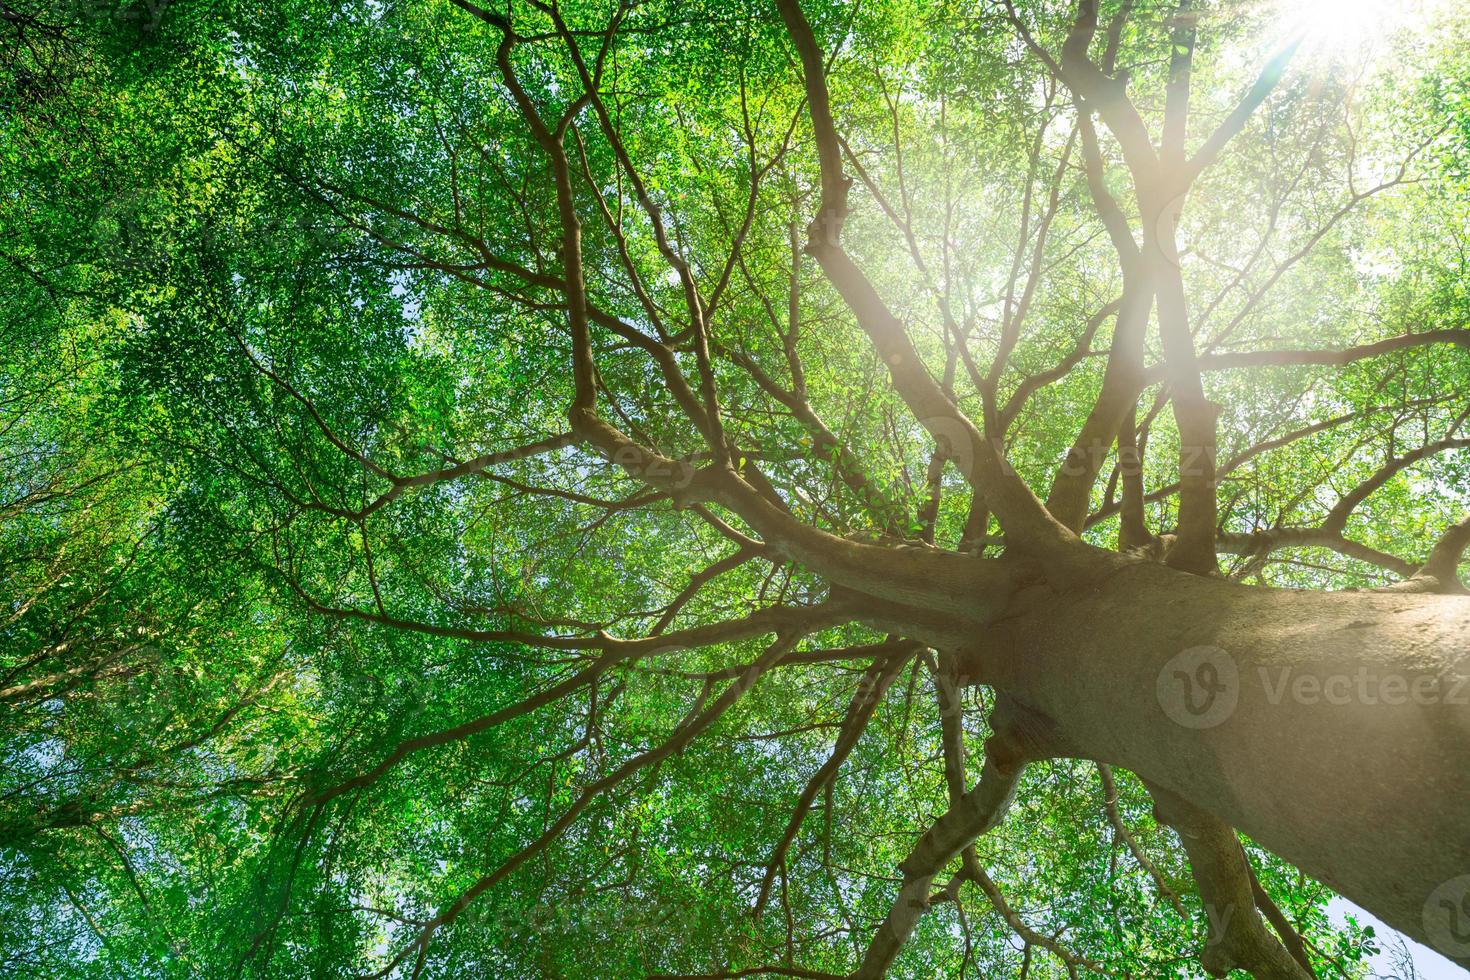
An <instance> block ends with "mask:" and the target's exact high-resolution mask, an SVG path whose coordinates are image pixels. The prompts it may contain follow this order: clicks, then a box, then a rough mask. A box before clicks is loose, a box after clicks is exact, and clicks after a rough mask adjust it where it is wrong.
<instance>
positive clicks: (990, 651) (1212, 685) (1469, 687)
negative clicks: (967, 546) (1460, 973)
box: [965, 563, 1470, 966]
mask: <svg viewBox="0 0 1470 980" xmlns="http://www.w3.org/2000/svg"><path fill="white" fill-rule="evenodd" d="M1019 603H1020V608H1019V609H1018V610H1017V614H1016V615H1015V616H1014V617H1013V618H1010V619H1008V620H1007V621H1006V622H1005V624H1004V628H1003V630H1002V631H1001V632H1000V634H999V636H998V642H996V643H994V644H991V643H990V642H989V641H987V645H986V647H985V648H984V649H977V650H975V651H973V652H972V653H971V654H970V655H969V656H968V658H967V660H966V662H965V668H966V673H967V677H968V679H970V680H972V681H979V682H984V683H990V684H994V685H996V686H997V687H998V688H1000V689H1002V690H1004V691H1005V692H1007V693H1008V694H1010V695H1011V696H1013V697H1014V698H1016V699H1017V700H1019V701H1020V702H1021V703H1023V704H1025V705H1026V706H1028V707H1030V708H1032V709H1034V710H1036V711H1038V712H1040V713H1041V714H1043V715H1045V716H1046V717H1048V718H1050V719H1051V720H1052V721H1053V722H1054V724H1055V725H1056V728H1057V734H1058V735H1059V736H1060V737H1061V738H1062V739H1063V740H1064V741H1065V742H1066V744H1067V745H1068V747H1069V749H1071V750H1075V752H1076V754H1077V755H1079V756H1084V757H1087V758H1094V759H1098V760H1100V761H1103V762H1107V763H1111V764H1114V765H1117V766H1122V767H1124V768H1127V769H1130V770H1132V771H1133V772H1135V773H1137V774H1139V775H1140V776H1142V777H1143V778H1144V779H1146V780H1148V781H1149V782H1151V783H1154V784H1158V785H1160V786H1163V787H1165V788H1167V789H1169V790H1172V791H1174V792H1175V793H1177V794H1179V795H1180V796H1182V797H1184V798H1185V799H1187V800H1189V801H1191V802H1193V803H1195V804H1196V805H1198V806H1200V807H1202V808H1204V809H1206V810H1209V811H1210V812H1212V813H1214V814H1215V815H1216V816H1218V817H1220V818H1222V819H1223V820H1225V821H1227V822H1228V823H1230V824H1231V825H1233V826H1235V827H1237V828H1239V829H1240V830H1241V831H1243V832H1244V833H1246V834H1248V835H1250V837H1251V838H1253V839H1254V840H1255V841H1257V842H1258V843H1260V844H1261V845H1262V846H1263V847H1266V848H1269V849H1270V850H1271V851H1273V852H1275V853H1276V854H1278V855H1280V856H1281V857H1283V858H1285V859H1286V860H1288V861H1290V862H1292V863H1293V864H1296V865H1297V866H1299V867H1300V868H1301V869H1302V870H1303V871H1305V872H1307V873H1308V874H1310V875H1312V876H1313V877H1315V878H1317V879H1319V880H1321V881H1322V882H1324V883H1326V884H1327V885H1329V886H1331V887H1332V888H1334V889H1336V890H1337V891H1338V892H1340V893H1341V894H1343V895H1344V896H1346V897H1347V898H1349V899H1351V900H1352V901H1354V902H1356V903H1358V904H1359V905H1361V906H1363V907H1364V908H1365V909H1368V910H1369V911H1371V912H1372V913H1373V914H1375V915H1377V916H1378V917H1380V918H1381V919H1383V920H1384V921H1385V922H1387V923H1388V924H1390V925H1392V926H1393V927H1394V928H1396V929H1398V930H1400V931H1402V932H1403V933H1405V934H1406V935H1409V936H1412V937H1414V938H1415V939H1417V940H1420V941H1421V942H1425V943H1426V944H1428V945H1430V946H1433V947H1435V948H1437V949H1439V950H1440V951H1441V952H1443V953H1444V954H1445V955H1446V956H1448V957H1449V958H1450V959H1452V960H1454V961H1455V962H1457V963H1459V964H1461V965H1464V966H1470V600H1466V599H1464V598H1461V597H1452V596H1427V595H1407V594H1393V593H1367V592H1344V593H1316V592H1296V591H1285V590H1275V589H1264V588H1252V587H1246V586H1241V585H1235V584H1231V583H1228V582H1224V581H1221V580H1218V579H1208V578H1200V577H1197V576H1191V575H1184V574H1180V573H1177V572H1174V571H1171V570H1170V569H1168V568H1164V567H1162V566H1159V565H1152V564H1146V563H1140V564H1138V565H1136V566H1131V567H1128V568H1125V569H1123V570H1121V571H1119V572H1118V573H1117V574H1115V575H1112V576H1110V577H1109V578H1108V579H1107V581H1106V582H1104V583H1103V584H1101V585H1099V586H1097V587H1095V588H1092V589H1089V590H1085V591H1079V592H1075V593H1070V594H1067V595H1057V594H1055V593H1052V592H1050V591H1048V590H1044V589H1042V588H1039V587H1038V588H1034V589H1033V590H1031V592H1030V593H1029V594H1027V595H1024V596H1022V597H1021V599H1020V600H1019ZM987 635H990V634H987Z"/></svg>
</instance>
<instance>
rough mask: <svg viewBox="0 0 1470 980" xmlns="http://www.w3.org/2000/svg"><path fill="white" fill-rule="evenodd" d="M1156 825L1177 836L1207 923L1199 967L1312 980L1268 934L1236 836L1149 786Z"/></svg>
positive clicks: (1219, 973)
mask: <svg viewBox="0 0 1470 980" xmlns="http://www.w3.org/2000/svg"><path fill="white" fill-rule="evenodd" d="M1149 793H1150V794H1151V795H1152V796H1153V798H1154V814H1155V816H1156V817H1157V818H1158V821H1159V822H1160V823H1162V824H1166V825H1168V826H1170V827H1172V828H1173V829H1174V831H1175V832H1176V833H1178V834H1179V840H1180V841H1181V842H1182V843H1183V844H1184V850H1185V853H1186V854H1188V855H1189V865H1190V868H1191V869H1192V870H1193V871H1194V878H1195V882H1196V884H1197V885H1198V887H1199V893H1200V898H1201V899H1202V900H1203V901H1204V906H1205V913H1206V915H1207V916H1208V918H1209V937H1208V939H1207V941H1206V944H1205V949H1204V952H1203V953H1202V954H1201V955H1200V962H1201V964H1202V965H1203V966H1204V968H1205V970H1206V971H1207V972H1209V974H1210V975H1211V976H1216V977H1223V976H1225V975H1226V974H1228V973H1229V972H1230V971H1231V970H1233V969H1243V970H1248V971H1249V972H1250V973H1251V975H1252V976H1254V977H1257V978H1258V980H1311V976H1312V974H1311V972H1310V971H1309V970H1306V969H1304V968H1303V967H1302V965H1301V964H1300V963H1298V962H1297V961H1296V960H1295V959H1293V958H1292V955H1291V954H1290V953H1289V952H1287V950H1286V948H1285V947H1284V946H1282V945H1281V943H1280V942H1279V941H1278V940H1277V939H1276V937H1275V936H1273V935H1271V933H1270V931H1269V930H1268V929H1267V928H1266V926H1265V924H1264V923H1263V922H1262V921H1261V917H1260V915H1259V913H1258V912H1257V910H1256V898H1255V892H1254V889H1253V887H1252V875H1251V869H1250V864H1249V862H1247V861H1246V858H1245V852H1244V851H1243V850H1242V849H1241V847H1240V841H1239V840H1237V839H1236V837H1235V831H1233V830H1232V829H1230V827H1229V826H1228V825H1226V824H1225V823H1224V822H1223V821H1221V820H1220V819H1219V818H1217V817H1215V816H1213V815H1211V814H1209V813H1207V812H1206V811H1204V810H1201V809H1200V808H1199V807H1197V806H1195V805H1194V804H1192V803H1189V802H1188V801H1186V800H1184V799H1182V798H1180V797H1178V796H1176V795H1175V794H1173V793H1171V792H1169V791H1168V790H1165V789H1163V788H1161V787H1158V786H1149Z"/></svg>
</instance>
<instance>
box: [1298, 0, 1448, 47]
mask: <svg viewBox="0 0 1470 980" xmlns="http://www.w3.org/2000/svg"><path fill="white" fill-rule="evenodd" d="M1438 3H1439V0H1281V2H1280V3H1279V4H1278V9H1279V11H1280V25H1281V31H1282V33H1283V34H1284V35H1285V36H1286V38H1288V39H1289V40H1291V41H1300V43H1301V45H1302V48H1303V50H1304V51H1305V52H1307V53H1309V54H1313V55H1316V56H1317V57H1322V58H1327V59H1332V60H1337V59H1343V58H1346V59H1357V58H1363V57H1368V56H1371V55H1372V54H1373V53H1374V51H1375V49H1377V48H1379V47H1380V46H1381V44H1382V42H1385V41H1387V40H1389V39H1390V38H1392V37H1394V36H1395V35H1397V34H1398V33H1399V32H1401V31H1403V30H1405V29H1408V28H1413V27H1418V26H1421V25H1423V24H1424V22H1425V21H1426V20H1427V19H1428V18H1429V16H1430V14H1431V8H1433V7H1434V6H1436V5H1438Z"/></svg>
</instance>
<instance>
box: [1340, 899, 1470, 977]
mask: <svg viewBox="0 0 1470 980" xmlns="http://www.w3.org/2000/svg"><path fill="white" fill-rule="evenodd" d="M1327 914H1328V915H1329V916H1331V917H1332V921H1333V922H1336V923H1341V922H1343V920H1344V917H1345V916H1347V915H1351V916H1352V917H1353V918H1354V919H1356V920H1357V921H1358V922H1359V923H1361V924H1363V925H1371V926H1372V927H1373V929H1374V931H1375V932H1376V933H1377V935H1378V938H1379V939H1380V940H1383V942H1380V944H1379V945H1381V946H1383V947H1385V950H1384V952H1383V953H1381V954H1380V955H1379V956H1377V957H1375V959H1374V961H1373V968H1374V971H1375V973H1377V974H1379V975H1381V976H1385V977H1399V980H1408V978H1405V977H1403V976H1402V974H1397V973H1394V972H1393V971H1392V969H1391V966H1392V960H1391V959H1390V957H1389V955H1388V950H1387V946H1388V943H1389V942H1391V941H1392V940H1394V939H1402V940H1403V941H1404V944H1405V945H1406V946H1407V947H1408V949H1409V953H1410V955H1411V956H1413V958H1414V969H1415V971H1416V972H1417V974H1418V975H1417V977H1416V978H1415V980H1466V978H1467V977H1470V973H1467V972H1466V971H1465V970H1464V969H1463V968H1461V967H1458V966H1456V965H1455V964H1453V963H1451V962H1450V961H1449V960H1447V959H1445V958H1444V957H1443V956H1441V955H1439V954H1438V953H1436V952H1435V951H1434V950H1432V949H1430V948H1429V947H1427V946H1423V945H1420V944H1419V943H1416V942H1414V940H1412V939H1410V938H1409V937H1407V936H1405V935H1404V934H1403V933H1401V932H1399V931H1397V930H1396V929H1393V928H1392V927H1390V926H1387V925H1385V924H1384V923H1383V922H1382V921H1381V920H1379V919H1378V918H1377V917H1375V916H1374V915H1372V914H1371V913H1369V912H1365V911H1363V910H1362V909H1360V908H1358V906H1356V905H1354V904H1353V903H1352V902H1349V901H1348V900H1347V899H1343V898H1335V899H1333V900H1332V902H1331V903H1329V904H1328V906H1327Z"/></svg>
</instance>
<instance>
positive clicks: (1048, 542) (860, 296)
mask: <svg viewBox="0 0 1470 980" xmlns="http://www.w3.org/2000/svg"><path fill="white" fill-rule="evenodd" d="M776 5H777V7H778V8H779V9H780V11H781V18H782V20H783V21H784V22H785V24H786V30H787V33H788V34H789V35H790V37H791V40H792V43H793V44H794V45H795V47H796V50H797V53H798V55H799V56H800V60H801V65H802V73H803V76H804V79H805V84H806V93H807V106H808V111H809V113H810V117H811V121H812V130H813V134H814V136H815V139H816V144H817V156H818V160H819V161H820V165H821V174H822V199H821V203H820V206H819V208H818V214H817V218H816V220H815V221H813V223H812V225H811V227H810V228H809V229H808V243H807V251H808V253H809V254H811V255H812V256H813V257H814V258H815V259H816V260H817V262H818V264H819V265H821V267H822V271H823V272H824V273H825V274H826V276H827V279H828V281H830V282H831V283H832V285H833V286H834V287H835V288H836V290H837V292H838V294H839V295H840V296H841V297H842V299H843V301H844V302H845V303H846V304H847V307H848V308H849V309H850V310H851V311H852V312H853V314H854V316H856V318H857V321H858V325H859V326H860V327H862V329H863V331H864V332H865V333H866V334H867V335H868V338H869V340H870V341H871V342H872V344H873V347H874V349H875V350H876V351H877V352H878V354H879V356H880V357H882V359H883V361H884V363H885V364H886V365H887V367H888V371H889V376H890V378H891V379H892V381H893V385H894V387H895V388H896V389H897V391H898V393H899V395H900V397H902V398H903V400H904V403H905V404H906V405H907V406H908V408H909V410H910V411H911V412H912V413H913V414H914V416H915V418H917V419H918V420H919V422H920V423H921V424H922V425H924V427H925V428H926V429H928V430H929V432H930V433H931V434H932V435H933V436H934V438H935V439H936V441H938V442H939V443H940V444H941V445H942V446H945V447H947V449H948V451H949V453H950V455H951V458H955V459H956V461H957V462H958V463H959V464H960V465H959V469H960V470H961V471H962V472H963V473H964V475H965V477H966V479H967V480H969V482H970V484H971V485H972V486H973V487H974V488H975V490H976V491H977V492H978V493H981V494H983V495H984V497H985V501H986V503H987V505H988V506H989V508H990V510H991V511H992V512H993V513H994V514H995V515H996V518H997V519H998V520H999V521H1000V522H1001V523H1002V525H1004V526H1005V527H1006V528H1007V531H1008V532H1009V533H1010V534H1011V535H1012V539H1013V540H1014V541H1016V542H1017V543H1018V544H1021V545H1022V546H1023V547H1024V546H1028V545H1029V546H1033V547H1035V548H1037V549H1039V550H1043V551H1045V550H1052V549H1054V548H1056V547H1058V546H1059V545H1061V544H1063V543H1065V542H1068V541H1070V540H1072V539H1073V538H1074V536H1073V535H1072V534H1071V532H1069V531H1068V530H1067V529H1066V528H1063V527H1062V526H1061V525H1060V524H1058V523H1057V522H1056V521H1055V520H1054V519H1053V518H1052V517H1051V515H1050V514H1049V513H1047V511H1046V508H1045V507H1043V506H1042V504H1041V502H1040V501H1039V500H1037V499H1036V495H1035V494H1033V493H1032V492H1031V489H1030V488H1029V487H1028V486H1026V484H1025V482H1024V481H1023V480H1021V478H1020V477H1019V476H1018V475H1017V474H1016V473H1015V472H1014V471H1013V470H1011V469H1010V467H1009V466H1008V464H1007V463H1006V461H1005V459H1004V456H1003V455H1002V453H1001V452H1000V450H999V448H998V447H997V446H996V445H995V444H994V443H992V442H991V441H990V440H988V439H986V438H985V437H984V436H983V435H982V434H981V433H980V431H979V429H977V428H976V426H975V424H974V423H973V422H971V421H970V419H969V418H968V417H966V416H965V415H964V414H963V413H961V412H960V411H958V409H957V408H956V407H955V405H954V403H953V402H952V401H951V400H950V399H949V397H948V396H947V395H945V393H944V391H943V389H942V388H941V387H940V385H939V384H938V383H937V382H936V381H935V380H934V378H933V377H932V376H930V374H929V371H928V369H927V368H926V367H925V366H924V363H923V361H922V360H921V358H920V357H919V353H918V351H917V350H916V349H915V347H914V345H913V342H912V341H911V340H910V339H909V337H908V334H907V331H906V330H905V328H904V325H903V323H902V321H900V320H899V319H898V318H897V317H896V316H894V315H893V313H892V312H891V311H890V310H889V309H888V307H887V305H886V304H885V303H884V302H883V300H882V298H881V297H880V296H879V295H878V292H877V290H876V289H874V287H873V285H872V283H871V282H870V281H869V280H868V278H867V276H866V275H865V274H864V273H863V272H862V270H861V269H859V268H858V266H857V265H856V264H855V263H854V262H853V261H852V259H851V258H850V257H849V256H848V254H847V252H846V251H845V250H844V249H843V247H842V244H841V234H842V226H843V223H844V221H845V220H846V216H847V193H848V188H849V186H850V183H851V181H850V179H849V178H848V177H847V176H846V175H845V174H844V172H843V168H842V144H841V141H840V140H839V138H838V135H837V128H836V126H835V124H834V123H833V120H832V110H831V100H830V96H829V94H828V90H827V78H826V66H825V64H824V61H823V58H822V52H821V49H820V48H819V47H818V46H817V42H816V38H815V37H814V35H813V34H812V30H811V25H810V24H809V23H808V22H807V19H806V15H805V14H803V13H802V11H801V6H800V4H799V2H798V0H776Z"/></svg>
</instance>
